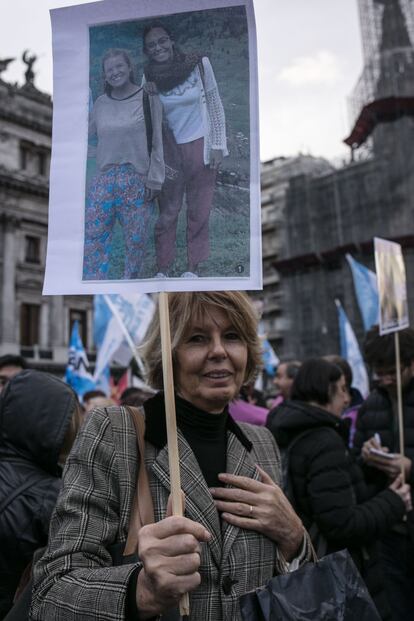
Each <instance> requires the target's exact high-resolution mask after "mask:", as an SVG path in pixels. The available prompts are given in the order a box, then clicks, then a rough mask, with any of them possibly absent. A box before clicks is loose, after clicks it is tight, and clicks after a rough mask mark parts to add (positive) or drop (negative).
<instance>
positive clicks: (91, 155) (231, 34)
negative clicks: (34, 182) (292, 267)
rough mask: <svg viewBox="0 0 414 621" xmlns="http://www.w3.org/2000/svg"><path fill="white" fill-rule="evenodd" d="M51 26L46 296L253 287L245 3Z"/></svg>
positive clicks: (256, 226) (249, 27) (255, 204)
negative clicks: (50, 118) (50, 124)
mask: <svg viewBox="0 0 414 621" xmlns="http://www.w3.org/2000/svg"><path fill="white" fill-rule="evenodd" d="M51 17H52V33H53V61H54V97H53V100H54V116H53V147H52V165H51V185H50V203H49V237H48V251H47V261H46V274H45V284H44V294H93V293H102V294H104V293H137V292H156V291H180V290H183V291H191V290H196V291H197V290H199V291H202V290H218V289H239V290H244V289H261V288H262V274H261V266H262V255H261V225H260V157H259V139H258V136H259V127H258V95H257V51H256V32H255V23H254V13H253V4H252V0H158V1H157V2H153V1H152V0H144V1H143V0H140V1H139V2H137V1H136V0H102V1H101V2H94V3H90V4H84V5H78V6H72V7H66V8H62V9H55V10H52V11H51Z"/></svg>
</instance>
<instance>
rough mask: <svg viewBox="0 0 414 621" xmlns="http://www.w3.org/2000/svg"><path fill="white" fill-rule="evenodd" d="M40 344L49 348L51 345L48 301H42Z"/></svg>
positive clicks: (42, 347)
mask: <svg viewBox="0 0 414 621" xmlns="http://www.w3.org/2000/svg"><path fill="white" fill-rule="evenodd" d="M39 345H40V348H41V349H48V348H49V347H50V337H49V303H48V302H42V306H41V308H40V334H39Z"/></svg>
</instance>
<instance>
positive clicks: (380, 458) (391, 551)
mask: <svg viewBox="0 0 414 621" xmlns="http://www.w3.org/2000/svg"><path fill="white" fill-rule="evenodd" d="M398 340H399V345H400V379H401V388H402V408H403V421H404V429H403V431H404V446H403V447H402V446H401V445H400V435H399V431H400V430H399V422H398V413H397V411H398V408H397V368H396V356H395V353H396V352H395V334H394V333H390V334H384V335H383V336H381V335H380V334H379V328H378V326H373V327H372V328H371V329H370V330H369V331H368V333H367V334H366V338H365V342H364V357H365V360H366V362H367V363H368V365H369V366H370V368H371V371H372V372H373V375H374V378H375V387H374V389H373V390H372V392H371V393H370V394H369V395H368V397H367V399H366V401H365V402H364V403H363V404H362V405H361V408H360V410H359V412H358V419H357V431H356V433H355V440H354V446H355V449H356V451H357V452H358V453H359V452H360V454H361V457H362V459H363V462H364V464H365V471H366V473H367V476H369V480H370V482H371V483H372V484H374V485H377V486H379V488H380V489H384V488H385V487H387V486H388V485H389V482H390V481H393V480H395V479H396V477H398V476H399V474H400V472H401V469H402V468H403V469H404V474H405V479H406V481H407V483H409V484H410V486H411V493H413V489H414V468H413V463H414V330H413V329H411V328H406V329H405V330H400V331H399V332H398ZM373 451H380V453H379V454H378V453H375V452H373ZM381 453H382V454H381ZM384 453H391V454H392V455H393V456H392V457H390V456H384ZM413 520H414V515H413V513H411V514H410V515H408V519H407V521H404V522H402V521H401V522H400V524H397V525H396V526H395V528H393V529H392V531H391V532H389V533H387V534H386V535H385V536H384V537H383V538H382V540H381V560H382V564H383V567H384V572H385V574H386V575H387V583H386V587H387V593H388V596H389V599H390V602H391V604H392V608H393V613H394V615H395V618H396V619H398V620H400V619H411V617H412V614H413V608H414V593H413V584H414V564H413V558H414V543H413V538H412V532H413Z"/></svg>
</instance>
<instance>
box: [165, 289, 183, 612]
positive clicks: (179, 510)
mask: <svg viewBox="0 0 414 621" xmlns="http://www.w3.org/2000/svg"><path fill="white" fill-rule="evenodd" d="M158 308H159V313H160V331H161V349H162V371H163V379H164V395H165V417H166V423H167V439H168V459H169V469H170V485H171V499H172V512H173V515H177V516H182V515H183V502H182V495H181V477H180V458H179V453H178V439H177V421H176V415H175V396H174V378H173V368H172V352H171V331H170V315H169V308H168V293H166V292H165V291H162V292H161V293H160V294H159V297H158ZM180 614H181V615H183V616H186V615H189V614H190V604H189V597H188V593H185V594H184V595H183V596H182V598H181V600H180Z"/></svg>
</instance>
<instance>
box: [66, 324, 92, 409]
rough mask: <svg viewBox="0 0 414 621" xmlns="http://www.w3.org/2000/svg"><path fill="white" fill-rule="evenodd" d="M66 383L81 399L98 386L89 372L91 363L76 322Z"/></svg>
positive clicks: (71, 340) (71, 338)
mask: <svg viewBox="0 0 414 621" xmlns="http://www.w3.org/2000/svg"><path fill="white" fill-rule="evenodd" d="M65 381H66V383H67V384H69V385H70V386H72V388H73V390H74V391H75V392H76V393H77V395H78V396H79V398H82V396H83V395H84V394H85V392H87V391H88V390H95V388H96V384H95V382H94V380H93V378H92V375H91V373H90V371H89V362H88V357H87V355H86V351H85V349H84V347H83V344H82V340H81V337H80V334H79V322H78V321H75V322H74V324H73V327H72V334H71V337H70V343H69V356H68V366H67V367H66V373H65Z"/></svg>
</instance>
